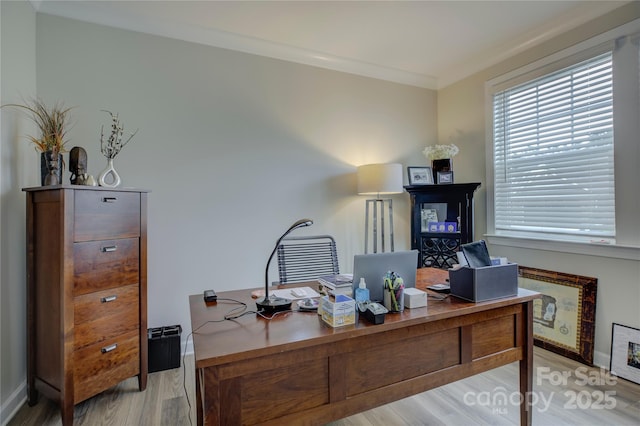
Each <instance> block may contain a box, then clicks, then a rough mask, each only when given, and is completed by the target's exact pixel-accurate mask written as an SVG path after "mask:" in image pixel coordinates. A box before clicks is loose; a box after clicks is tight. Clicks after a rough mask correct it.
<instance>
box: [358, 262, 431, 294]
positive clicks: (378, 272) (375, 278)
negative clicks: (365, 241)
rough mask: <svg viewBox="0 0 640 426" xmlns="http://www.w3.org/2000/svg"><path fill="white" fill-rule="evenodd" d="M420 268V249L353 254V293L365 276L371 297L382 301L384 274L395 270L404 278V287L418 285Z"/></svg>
mask: <svg viewBox="0 0 640 426" xmlns="http://www.w3.org/2000/svg"><path fill="white" fill-rule="evenodd" d="M417 268H418V250H409V251H393V252H390V253H373V254H356V255H355V256H353V294H355V290H356V288H357V287H358V285H359V284H360V278H361V277H364V280H365V282H366V283H367V288H368V289H369V297H370V298H371V300H372V301H374V302H381V301H382V297H383V289H384V276H385V275H386V274H387V272H388V271H393V272H395V273H396V274H398V275H400V276H401V277H402V279H403V280H404V287H405V288H411V287H415V286H416V271H417Z"/></svg>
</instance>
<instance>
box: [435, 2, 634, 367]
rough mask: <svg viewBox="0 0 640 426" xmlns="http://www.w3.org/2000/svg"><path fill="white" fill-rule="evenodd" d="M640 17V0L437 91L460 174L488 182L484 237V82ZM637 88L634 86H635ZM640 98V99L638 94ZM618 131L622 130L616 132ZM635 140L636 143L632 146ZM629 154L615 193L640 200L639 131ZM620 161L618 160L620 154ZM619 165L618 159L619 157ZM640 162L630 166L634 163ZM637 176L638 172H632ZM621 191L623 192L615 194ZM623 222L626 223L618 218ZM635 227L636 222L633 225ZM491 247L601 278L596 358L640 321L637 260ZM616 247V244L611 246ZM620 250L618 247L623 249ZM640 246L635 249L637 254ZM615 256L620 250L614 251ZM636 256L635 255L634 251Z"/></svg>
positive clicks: (479, 233)
mask: <svg viewBox="0 0 640 426" xmlns="http://www.w3.org/2000/svg"><path fill="white" fill-rule="evenodd" d="M638 17H640V4H639V3H638V2H633V3H632V4H630V5H628V6H625V7H622V8H620V9H617V10H615V11H613V12H611V13H609V14H607V15H605V16H604V17H602V18H599V19H596V20H595V21H593V22H590V23H588V24H586V25H583V26H581V27H579V28H577V29H575V30H573V31H570V32H568V33H566V34H563V35H562V36H559V37H557V38H555V39H553V40H550V41H549V42H547V43H544V44H542V45H540V46H537V47H535V48H532V49H529V50H528V51H526V52H523V53H522V54H520V55H517V56H515V57H513V58H510V59H509V60H507V61H504V62H502V63H500V64H498V65H496V66H494V67H491V68H490V69H487V70H485V71H483V72H480V73H478V74H475V75H473V76H471V77H469V78H467V79H465V80H462V81H460V82H458V83H456V84H453V85H451V86H449V87H447V88H444V89H442V90H440V91H438V135H439V140H440V141H453V142H456V143H458V144H459V146H460V149H461V153H460V154H459V155H458V156H457V157H456V164H455V171H456V180H457V179H458V177H460V178H461V179H462V180H463V181H479V182H482V185H483V187H482V188H481V189H480V190H479V192H478V202H477V204H476V228H475V229H476V231H475V232H476V238H483V236H484V234H485V233H486V230H487V226H486V220H487V217H486V187H487V183H486V179H485V172H486V167H485V155H484V153H485V151H486V150H487V149H488V147H490V146H489V145H488V144H490V143H492V141H491V140H487V138H486V137H485V134H486V133H485V132H486V128H485V118H486V114H487V111H486V110H485V97H484V91H485V82H486V81H488V80H490V79H492V78H495V77H496V76H499V75H502V74H505V73H507V72H509V71H512V70H514V69H517V68H519V67H522V66H524V65H527V64H529V63H531V62H533V61H536V60H538V59H540V58H543V57H545V56H548V55H550V54H552V53H555V52H558V51H560V50H562V49H565V48H568V47H570V46H573V45H575V44H577V43H579V42H581V41H583V40H587V39H589V38H591V37H594V36H596V35H598V34H601V33H604V32H606V31H608V30H610V29H612V28H615V27H617V26H620V25H622V24H624V23H627V22H629V21H631V20H633V19H637V18H638ZM632 93H633V92H632ZM635 101H636V102H637V99H636V100H635ZM616 136H617V137H619V136H621V135H619V134H616ZM634 144H635V146H633V145H634ZM622 148H623V147H622V145H617V146H616V151H617V154H620V153H621V152H622ZM624 148H625V152H626V155H625V156H623V157H626V158H625V159H624V160H625V161H626V164H623V166H624V167H625V169H624V170H623V169H622V168H620V170H618V172H623V171H624V174H625V175H626V178H625V179H619V180H616V186H617V188H616V194H618V193H621V194H623V197H626V198H625V200H624V201H625V202H624V207H623V208H626V209H628V207H627V206H630V205H635V206H638V205H639V204H638V203H639V201H638V200H639V198H640V194H639V193H638V189H637V185H638V181H639V180H640V179H639V178H638V168H637V164H638V163H639V162H640V158H638V152H639V151H638V139H637V135H636V137H634V138H633V140H632V141H630V143H627V146H625V147H624ZM616 161H618V160H616ZM616 164H617V165H618V163H616ZM633 164H635V166H633V167H630V165H633ZM629 176H633V178H629ZM616 197H618V195H616ZM638 210H639V209H638V208H637V207H636V209H635V216H633V217H634V218H635V219H634V222H633V223H625V224H623V225H624V226H626V229H627V232H624V231H625V230H624V228H618V232H620V233H621V234H622V235H620V237H619V240H624V241H625V243H627V244H629V238H630V237H631V236H633V237H632V238H634V239H635V246H636V247H638V246H639V245H640V241H638V240H637V237H638V235H639V234H638V232H639V231H640V224H639V222H638V214H637V212H638ZM618 226H622V225H621V223H620V222H618ZM634 227H635V228H634ZM490 250H491V253H492V254H495V255H497V256H507V257H508V258H509V259H510V260H511V261H513V262H516V263H519V264H521V265H524V266H529V267H535V268H541V269H549V270H552V271H559V272H565V273H570V274H577V275H585V276H589V277H596V278H597V279H598V295H597V304H596V331H595V351H596V353H595V359H594V360H595V362H596V363H597V364H600V365H604V366H606V367H608V365H609V361H608V359H609V354H610V345H611V323H612V322H617V323H622V324H625V325H628V326H632V327H640V309H638V306H640V262H638V260H637V257H636V260H629V259H621V258H615V257H604V256H599V255H598V256H594V255H579V254H570V253H564V252H560V251H557V250H551V249H548V250H547V249H545V250H541V249H531V248H521V247H520V248H516V247H507V246H498V245H493V246H491V247H490ZM611 252H613V250H611ZM618 252H619V251H618ZM637 252H638V250H637V249H636V250H635V253H636V256H637ZM613 255H614V256H615V253H614V254H613ZM631 257H633V256H631Z"/></svg>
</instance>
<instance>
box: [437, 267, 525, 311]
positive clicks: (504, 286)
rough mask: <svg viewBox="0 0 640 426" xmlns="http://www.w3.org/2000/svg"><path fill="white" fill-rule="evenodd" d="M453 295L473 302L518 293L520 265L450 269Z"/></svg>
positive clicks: (450, 283)
mask: <svg viewBox="0 0 640 426" xmlns="http://www.w3.org/2000/svg"><path fill="white" fill-rule="evenodd" d="M449 285H450V288H451V295H452V296H456V297H459V298H461V299H465V300H469V301H471V302H483V301H485V300H492V299H499V298H501V297H510V296H515V295H517V294H518V265H517V264H515V263H508V264H506V265H495V266H483V267H481V268H469V267H468V266H463V267H461V268H459V269H449Z"/></svg>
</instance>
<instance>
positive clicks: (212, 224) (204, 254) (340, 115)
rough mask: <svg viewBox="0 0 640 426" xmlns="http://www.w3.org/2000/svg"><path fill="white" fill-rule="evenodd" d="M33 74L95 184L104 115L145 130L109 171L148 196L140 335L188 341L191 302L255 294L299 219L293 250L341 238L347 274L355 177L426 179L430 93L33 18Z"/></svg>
mask: <svg viewBox="0 0 640 426" xmlns="http://www.w3.org/2000/svg"><path fill="white" fill-rule="evenodd" d="M61 46H64V48H61ZM37 61H38V73H37V84H38V94H39V95H40V96H42V97H43V98H44V99H45V100H49V101H55V100H63V101H64V102H65V104H66V105H68V106H75V109H74V118H75V121H76V124H75V126H74V127H73V129H72V130H71V132H70V137H71V143H70V146H69V148H70V147H72V146H75V145H79V146H83V147H84V148H85V149H86V150H87V152H88V155H89V172H90V173H92V174H94V175H97V174H98V173H99V172H100V170H101V169H102V168H103V167H104V165H105V164H106V160H105V158H104V157H103V156H102V155H101V154H100V152H99V137H100V126H101V125H102V124H103V123H104V124H107V125H108V124H109V121H108V119H109V117H108V115H107V114H105V113H102V112H100V110H101V109H108V110H111V111H113V112H117V113H119V114H120V117H121V120H122V122H123V124H124V125H125V130H128V131H133V130H135V129H136V128H139V129H140V131H139V133H138V135H136V136H135V138H134V139H133V140H132V141H131V142H130V144H129V145H127V146H126V147H125V148H124V149H123V151H122V152H121V154H120V155H119V156H118V157H117V158H116V159H115V166H116V169H117V170H118V172H119V173H120V175H121V177H122V179H123V185H124V186H134V187H140V188H147V189H150V190H151V191H152V192H151V194H150V196H149V218H148V219H149V252H148V258H149V264H148V277H149V298H148V307H149V309H148V315H149V326H151V327H155V326H161V325H170V324H177V323H179V324H182V326H183V328H184V329H185V332H184V333H183V340H184V339H185V338H186V335H187V334H188V333H189V331H190V323H189V313H188V306H187V296H188V295H189V294H197V293H201V292H202V291H203V290H204V289H207V288H214V289H215V290H217V291H222V290H229V289H235V288H248V287H255V286H261V285H262V283H263V276H264V272H263V271H264V267H265V263H266V260H267V259H266V258H267V256H268V254H269V253H270V251H271V249H272V246H273V244H274V243H275V240H276V239H277V237H278V236H279V235H280V234H281V233H282V232H283V231H284V230H285V229H286V228H287V227H288V226H289V225H290V224H291V223H293V222H294V221H295V220H297V219H299V218H302V217H310V218H312V219H314V220H315V224H314V225H313V226H312V227H311V228H307V229H304V230H300V231H299V232H297V233H298V234H303V233H309V234H316V233H330V234H333V235H334V236H335V237H336V240H337V243H338V250H339V255H340V262H341V265H342V269H343V270H344V271H345V272H346V271H350V270H351V267H352V265H351V262H352V261H351V259H352V256H353V254H354V253H359V252H362V250H363V241H364V236H363V228H364V224H363V219H364V218H363V216H364V199H363V198H362V197H359V196H357V195H355V190H356V187H355V175H354V173H355V170H356V168H355V167H356V166H357V165H360V164H365V163H372V162H387V161H389V162H400V163H403V164H404V165H409V164H426V160H425V159H424V157H423V156H422V155H421V149H422V147H423V146H424V145H426V144H427V143H432V142H433V141H434V140H435V131H436V124H435V99H436V95H435V93H434V92H433V91H429V90H426V89H420V88H415V87H410V86H405V85H399V84H394V83H387V82H382V81H378V80H374V79H370V78H364V77H358V76H354V75H349V74H344V73H339V72H334V71H328V70H323V69H318V68H313V67H309V66H305V65H298V64H292V63H288V62H284V61H279V60H273V59H267V58H264V57H259V56H254V55H249V54H244V53H238V52H233V51H229V50H224V49H219V48H212V47H207V46H202V45H197V44H193V43H187V42H183V41H176V40H171V39H167V38H162V37H157V36H150V35H145V34H140V33H134V32H130V31H124V30H119V29H112V28H107V27H102V26H98V25H94V24H87V23H81V22H77V21H73V20H68V19H64V18H59V17H53V16H47V15H40V14H39V15H38V18H37ZM67 178H68V176H67V177H65V179H67ZM396 200H397V201H396V208H397V210H396V226H397V233H396V238H397V240H396V244H397V246H396V247H398V248H400V249H402V248H409V235H408V234H409V220H408V219H409V211H408V208H409V201H408V196H407V194H401V195H398V196H396ZM272 276H273V278H274V279H275V278H276V270H275V269H273V273H272Z"/></svg>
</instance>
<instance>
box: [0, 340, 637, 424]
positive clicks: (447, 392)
mask: <svg viewBox="0 0 640 426" xmlns="http://www.w3.org/2000/svg"><path fill="white" fill-rule="evenodd" d="M534 354H535V355H534V375H535V377H534V383H533V394H534V400H535V399H537V400H538V401H537V403H536V405H535V406H534V408H533V410H534V411H533V424H534V425H544V426H546V425H553V426H562V425H581V426H582V425H594V426H595V425H598V426H600V425H633V426H638V425H640V385H637V384H635V383H631V382H629V381H626V380H623V379H616V378H608V380H606V379H607V377H606V376H601V372H600V369H598V368H589V367H586V366H584V365H583V364H580V363H578V362H575V361H572V360H570V359H567V358H564V357H561V356H559V355H556V354H554V353H552V352H548V351H545V350H543V349H540V348H535V349H534ZM184 362H185V364H186V372H187V374H186V388H187V389H188V391H189V401H190V404H191V408H189V405H188V403H187V399H186V397H185V391H184V385H183V378H184V377H185V375H184V369H183V368H177V369H173V370H167V371H162V372H157V373H152V374H149V380H148V385H147V390H146V391H145V392H139V391H138V390H137V389H138V381H137V379H136V378H131V379H129V380H126V381H124V382H122V383H121V384H120V385H118V386H116V387H114V388H112V389H109V390H107V391H105V392H103V393H101V394H100V395H97V396H95V397H93V398H91V399H89V400H87V401H85V402H83V403H81V404H78V405H76V408H75V416H74V424H75V425H91V426H98V425H119V426H120V425H122V426H129V425H131V426H137V425H145V426H147V425H148V426H157V425H163V426H164V425H180V426H182V425H184V426H189V425H191V424H193V425H195V424H196V414H195V406H194V398H195V388H194V377H193V356H187V357H186V358H185V361H184ZM517 372H518V365H517V363H513V364H510V365H507V366H505V367H501V368H497V369H495V370H492V371H490V372H487V373H484V374H480V375H477V376H475V377H471V378H468V379H465V380H460V381H458V382H456V383H452V384H449V385H446V386H442V387H440V388H438V389H434V390H431V391H428V392H424V393H422V394H419V395H415V396H412V397H410V398H406V399H403V400H400V401H396V402H394V403H391V404H387V405H384V406H382V407H378V408H375V409H373V410H369V411H365V412H363V413H360V414H356V415H354V416H351V417H347V418H345V419H342V420H339V421H336V422H332V423H330V424H329V425H330V426H396V425H398V426H400V425H412V426H413V425H416V426H419V425H447V426H451V425H460V426H469V425H518V424H519V411H518V407H517V405H516V404H517V396H518V395H517V391H518V379H517V378H518V374H517ZM563 376H566V378H565V379H563ZM607 381H608V382H609V383H607ZM607 392H608V393H607ZM547 403H548V406H547ZM189 413H191V419H189ZM8 424H9V426H17V425H25V426H36V425H37V426H40V425H44V426H53V425H56V426H57V425H60V424H61V421H60V411H59V409H58V407H57V406H56V405H55V404H53V403H52V402H50V401H48V400H46V399H45V398H41V399H40V402H39V403H38V404H37V405H36V406H34V407H29V406H27V405H26V404H25V405H24V406H23V407H22V408H21V409H20V410H19V411H18V413H17V414H16V415H15V417H14V418H13V419H12V420H11V421H10V422H9V423H8Z"/></svg>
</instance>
